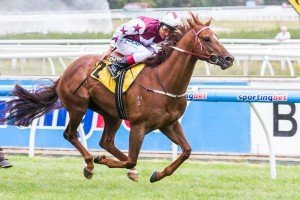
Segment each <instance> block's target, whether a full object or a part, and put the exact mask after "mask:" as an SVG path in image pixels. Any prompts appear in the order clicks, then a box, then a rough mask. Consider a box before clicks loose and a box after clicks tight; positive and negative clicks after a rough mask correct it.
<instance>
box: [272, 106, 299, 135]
mask: <svg viewBox="0 0 300 200" xmlns="http://www.w3.org/2000/svg"><path fill="white" fill-rule="evenodd" d="M280 105H284V106H290V108H291V111H290V112H289V113H285V114H281V113H280V112H279V110H280V109H279V107H280ZM295 112H296V106H295V104H294V103H289V104H287V103H280V104H279V103H274V104H273V113H274V114H273V120H274V136H275V137H276V136H277V137H292V136H294V135H295V134H296V132H297V121H296V120H295V118H294V117H293V116H294V114H295ZM280 120H285V121H290V123H291V124H292V128H291V130H289V131H282V130H279V121H280Z"/></svg>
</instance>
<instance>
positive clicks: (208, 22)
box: [205, 18, 212, 26]
mask: <svg viewBox="0 0 300 200" xmlns="http://www.w3.org/2000/svg"><path fill="white" fill-rule="evenodd" d="M211 20H212V18H209V20H208V21H207V22H206V23H205V26H209V25H210V23H211Z"/></svg>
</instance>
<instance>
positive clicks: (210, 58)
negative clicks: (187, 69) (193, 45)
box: [171, 26, 219, 64]
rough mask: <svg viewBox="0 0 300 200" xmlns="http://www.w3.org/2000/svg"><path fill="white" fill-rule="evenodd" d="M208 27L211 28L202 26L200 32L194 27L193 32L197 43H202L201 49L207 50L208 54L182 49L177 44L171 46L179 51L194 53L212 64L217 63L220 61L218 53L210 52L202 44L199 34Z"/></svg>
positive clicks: (193, 54) (198, 57)
mask: <svg viewBox="0 0 300 200" xmlns="http://www.w3.org/2000/svg"><path fill="white" fill-rule="evenodd" d="M206 29H210V28H209V27H208V26H204V27H202V28H201V29H200V30H199V31H198V32H196V31H195V30H194V29H193V32H194V34H195V39H196V41H197V43H198V44H199V45H200V49H201V50H204V51H205V52H206V55H202V54H197V53H193V52H190V51H187V50H184V49H181V48H179V47H175V46H171V48H173V49H175V50H177V51H180V52H183V53H187V54H189V55H192V56H194V57H196V58H197V59H199V60H205V61H207V62H209V63H211V64H217V63H218V61H219V60H218V56H217V55H216V54H210V53H209V52H208V51H207V50H206V49H205V48H204V46H203V45H202V43H201V41H200V39H199V37H198V35H199V34H200V33H201V32H202V31H204V30H206Z"/></svg>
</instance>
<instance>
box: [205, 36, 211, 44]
mask: <svg viewBox="0 0 300 200" xmlns="http://www.w3.org/2000/svg"><path fill="white" fill-rule="evenodd" d="M203 40H204V41H205V42H207V43H209V42H211V41H210V38H209V37H204V38H203Z"/></svg>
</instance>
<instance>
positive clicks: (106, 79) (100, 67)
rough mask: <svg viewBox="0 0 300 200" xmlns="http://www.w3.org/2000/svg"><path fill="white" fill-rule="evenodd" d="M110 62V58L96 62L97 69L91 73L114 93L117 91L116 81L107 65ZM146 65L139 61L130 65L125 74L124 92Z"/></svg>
mask: <svg viewBox="0 0 300 200" xmlns="http://www.w3.org/2000/svg"><path fill="white" fill-rule="evenodd" d="M109 64H110V62H109V61H108V60H103V61H102V62H100V63H97V64H96V69H94V71H93V72H92V73H91V76H92V77H93V78H95V79H97V80H98V81H100V82H101V83H102V84H103V85H104V86H105V87H106V88H107V89H109V90H110V91H111V92H112V93H115V88H116V81H115V80H114V79H113V78H112V77H111V75H110V73H109V72H108V70H107V67H106V66H108V65H109ZM145 66H146V65H145V64H144V63H138V64H135V65H132V66H131V67H129V68H128V69H127V71H126V74H125V80H124V84H123V87H122V88H123V93H124V92H126V91H127V89H128V88H129V87H130V85H131V84H132V83H133V81H134V80H135V78H136V77H137V76H138V75H139V73H140V72H141V71H142V69H143V68H144V67H145Z"/></svg>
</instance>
